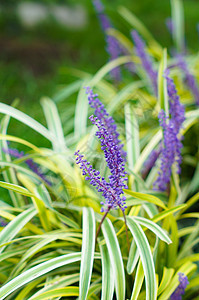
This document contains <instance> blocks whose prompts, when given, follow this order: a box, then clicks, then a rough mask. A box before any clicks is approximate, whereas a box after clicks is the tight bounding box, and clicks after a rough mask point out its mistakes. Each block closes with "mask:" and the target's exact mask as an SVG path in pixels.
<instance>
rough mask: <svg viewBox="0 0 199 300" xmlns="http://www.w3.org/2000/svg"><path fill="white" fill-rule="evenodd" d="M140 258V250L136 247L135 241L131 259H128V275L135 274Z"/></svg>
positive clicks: (131, 248)
mask: <svg viewBox="0 0 199 300" xmlns="http://www.w3.org/2000/svg"><path fill="white" fill-rule="evenodd" d="M139 256H140V255H139V251H138V248H137V246H136V243H135V241H134V240H133V241H132V243H131V247H130V251H129V257H128V261H127V266H126V269H127V272H128V274H131V273H133V271H134V269H135V266H136V265H137V262H138V259H139Z"/></svg>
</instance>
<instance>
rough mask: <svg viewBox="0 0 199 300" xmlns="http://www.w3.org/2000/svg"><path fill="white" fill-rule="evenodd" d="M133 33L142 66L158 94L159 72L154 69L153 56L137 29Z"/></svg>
mask: <svg viewBox="0 0 199 300" xmlns="http://www.w3.org/2000/svg"><path fill="white" fill-rule="evenodd" d="M131 35H132V38H133V41H134V43H135V50H136V54H137V56H138V57H139V58H140V60H141V63H142V66H143V68H144V70H145V71H146V74H147V76H148V77H149V79H150V81H151V83H152V87H153V90H154V93H155V95H157V91H158V87H157V76H158V73H157V72H156V71H155V70H154V69H153V65H152V61H151V58H150V56H149V55H148V54H147V52H146V45H145V43H144V41H143V40H142V39H141V37H140V35H139V34H138V33H137V31H136V30H133V31H132V32H131Z"/></svg>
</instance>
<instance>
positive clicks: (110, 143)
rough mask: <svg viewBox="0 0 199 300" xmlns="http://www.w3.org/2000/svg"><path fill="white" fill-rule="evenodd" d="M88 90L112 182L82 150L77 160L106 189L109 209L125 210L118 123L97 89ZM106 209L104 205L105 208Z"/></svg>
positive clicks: (101, 189)
mask: <svg viewBox="0 0 199 300" xmlns="http://www.w3.org/2000/svg"><path fill="white" fill-rule="evenodd" d="M86 92H87V94H88V100H89V104H90V106H91V107H92V108H94V109H95V115H96V117H94V116H93V115H92V116H90V118H89V119H90V120H91V122H92V123H93V124H94V125H96V126H97V128H98V130H97V132H96V136H97V137H98V139H99V140H100V143H101V149H102V151H103V152H104V156H105V160H106V163H107V166H108V168H109V170H110V173H111V175H109V177H108V178H109V182H107V181H106V180H105V178H104V177H101V175H100V172H99V171H96V170H95V169H93V167H92V166H91V165H90V163H89V162H88V161H87V160H86V159H84V156H83V155H82V154H80V152H79V150H78V151H77V152H75V155H76V163H77V164H79V165H80V169H82V175H85V176H86V178H85V179H86V180H89V181H90V184H91V185H92V186H95V187H96V189H97V190H98V192H102V196H103V197H104V198H105V202H102V205H105V207H106V208H107V209H110V208H111V209H113V208H118V207H119V208H120V209H122V210H124V209H125V208H126V203H125V200H126V197H125V196H122V197H121V195H122V194H123V193H124V192H123V189H125V188H127V185H126V181H127V177H126V174H127V173H126V171H125V161H124V157H123V154H124V151H123V150H122V146H121V144H120V140H119V139H118V136H119V134H118V133H117V131H116V130H117V126H116V124H115V121H114V120H113V118H112V117H111V116H109V114H108V113H107V111H106V110H105V108H104V105H103V104H102V103H101V102H100V100H99V99H98V98H97V95H95V94H93V91H92V90H91V89H90V88H89V87H87V88H86ZM102 211H104V209H102Z"/></svg>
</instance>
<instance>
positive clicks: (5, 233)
mask: <svg viewBox="0 0 199 300" xmlns="http://www.w3.org/2000/svg"><path fill="white" fill-rule="evenodd" d="M36 213H37V211H36V210H35V208H34V207H31V208H29V209H27V210H26V211H24V212H22V213H21V214H19V215H18V216H17V217H16V218H14V219H13V220H12V221H10V222H9V223H8V225H7V226H6V227H4V229H3V230H2V231H1V232H0V243H1V244H4V243H7V242H10V241H11V240H12V239H13V238H14V237H15V236H16V235H17V233H18V232H19V231H20V230H21V229H22V228H23V227H24V226H25V225H26V224H27V223H28V222H29V221H30V220H31V219H32V218H33V217H34V216H35V215H36ZM4 249H5V246H4V247H0V253H1V252H3V250H4Z"/></svg>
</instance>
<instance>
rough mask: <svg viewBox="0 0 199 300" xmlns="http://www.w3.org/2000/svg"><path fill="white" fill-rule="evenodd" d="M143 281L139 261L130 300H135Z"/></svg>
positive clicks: (142, 272)
mask: <svg viewBox="0 0 199 300" xmlns="http://www.w3.org/2000/svg"><path fill="white" fill-rule="evenodd" d="M143 281H144V271H143V267H142V263H141V260H140V261H139V263H138V267H137V270H136V275H135V280H134V285H133V291H132V294H131V300H137V298H138V296H139V294H140V290H141V287H142V284H143Z"/></svg>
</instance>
